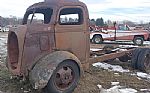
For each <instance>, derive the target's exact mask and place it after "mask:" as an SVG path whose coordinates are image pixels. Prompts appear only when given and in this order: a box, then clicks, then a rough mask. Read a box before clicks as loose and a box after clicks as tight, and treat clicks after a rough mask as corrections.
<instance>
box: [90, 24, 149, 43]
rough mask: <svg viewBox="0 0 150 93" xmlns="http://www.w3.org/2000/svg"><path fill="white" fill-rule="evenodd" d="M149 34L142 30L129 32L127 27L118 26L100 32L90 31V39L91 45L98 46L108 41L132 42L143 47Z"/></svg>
mask: <svg viewBox="0 0 150 93" xmlns="http://www.w3.org/2000/svg"><path fill="white" fill-rule="evenodd" d="M149 36H150V32H149V31H147V30H144V29H133V30H130V28H129V26H127V25H125V26H122V25H121V26H118V27H117V28H116V29H107V30H101V31H92V32H91V34H90V39H91V41H92V42H93V43H95V44H99V43H102V42H103V41H105V40H108V41H133V43H134V44H135V45H143V42H144V41H146V40H149Z"/></svg>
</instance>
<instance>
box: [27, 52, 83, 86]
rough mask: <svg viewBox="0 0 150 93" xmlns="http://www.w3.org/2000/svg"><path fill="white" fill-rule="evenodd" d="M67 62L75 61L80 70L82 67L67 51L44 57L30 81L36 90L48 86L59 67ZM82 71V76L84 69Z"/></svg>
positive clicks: (31, 74)
mask: <svg viewBox="0 0 150 93" xmlns="http://www.w3.org/2000/svg"><path fill="white" fill-rule="evenodd" d="M65 60H73V61H74V62H77V64H78V65H79V68H81V67H82V65H81V64H80V61H79V59H78V58H77V57H76V56H75V55H73V54H71V53H69V52H67V51H56V52H53V53H50V54H48V55H46V56H44V57H42V58H41V59H40V60H39V61H38V62H37V63H36V65H35V66H34V67H33V69H32V70H31V72H30V75H29V76H30V78H29V79H30V81H31V83H32V85H33V86H34V88H35V89H39V88H44V87H45V86H46V85H47V83H48V81H49V79H50V77H51V75H52V74H53V71H54V70H55V69H56V67H57V65H58V64H59V63H61V62H63V61H65ZM80 71H81V72H80V74H81V75H82V69H81V70H80Z"/></svg>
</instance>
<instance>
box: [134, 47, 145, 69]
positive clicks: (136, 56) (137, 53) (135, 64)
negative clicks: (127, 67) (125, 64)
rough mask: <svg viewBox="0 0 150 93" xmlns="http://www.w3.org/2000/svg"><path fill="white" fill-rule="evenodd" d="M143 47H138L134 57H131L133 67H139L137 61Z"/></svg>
mask: <svg viewBox="0 0 150 93" xmlns="http://www.w3.org/2000/svg"><path fill="white" fill-rule="evenodd" d="M141 50H142V49H141V48H136V49H135V50H133V52H132V58H131V67H132V68H134V69H137V61H138V57H139V53H140V52H141Z"/></svg>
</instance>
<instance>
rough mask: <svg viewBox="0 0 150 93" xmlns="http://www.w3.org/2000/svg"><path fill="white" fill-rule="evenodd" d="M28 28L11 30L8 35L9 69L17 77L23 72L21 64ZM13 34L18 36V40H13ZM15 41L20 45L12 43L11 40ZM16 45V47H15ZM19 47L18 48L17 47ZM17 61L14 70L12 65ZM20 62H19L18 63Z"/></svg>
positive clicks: (20, 27) (22, 27) (21, 27)
mask: <svg viewBox="0 0 150 93" xmlns="http://www.w3.org/2000/svg"><path fill="white" fill-rule="evenodd" d="M26 31H27V27H26V26H19V27H18V28H17V29H11V30H10V31H9V34H8V43H7V44H8V45H7V46H8V60H7V61H8V69H9V70H10V71H11V73H13V74H15V75H20V72H21V64H22V53H23V47H24V39H25V35H26ZM12 33H13V34H14V35H15V36H16V38H13V36H12ZM12 39H14V42H18V44H15V43H13V42H12V43H11V40H12ZM14 45H16V46H14ZM17 45H18V46H17ZM12 46H14V47H16V48H15V49H12ZM13 51H16V52H18V55H16V52H13ZM14 57H15V60H16V62H15V63H16V65H15V69H13V68H12V64H11V63H13V62H14V60H12V59H14ZM17 61H18V62H17Z"/></svg>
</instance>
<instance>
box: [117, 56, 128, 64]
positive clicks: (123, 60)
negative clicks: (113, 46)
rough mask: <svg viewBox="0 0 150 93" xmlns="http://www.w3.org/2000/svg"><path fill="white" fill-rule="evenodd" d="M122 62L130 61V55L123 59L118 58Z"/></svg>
mask: <svg viewBox="0 0 150 93" xmlns="http://www.w3.org/2000/svg"><path fill="white" fill-rule="evenodd" d="M118 59H119V60H120V61H121V62H128V60H129V59H130V58H129V56H128V55H124V56H122V57H119V58H118Z"/></svg>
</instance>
